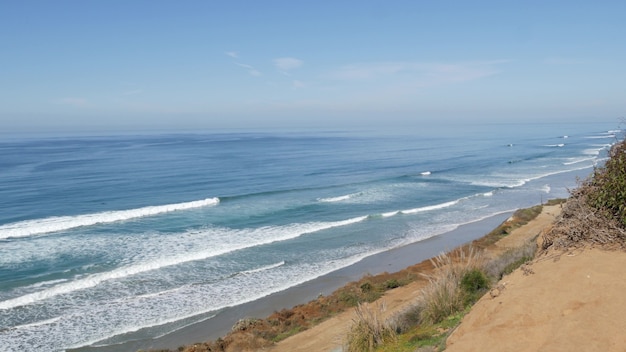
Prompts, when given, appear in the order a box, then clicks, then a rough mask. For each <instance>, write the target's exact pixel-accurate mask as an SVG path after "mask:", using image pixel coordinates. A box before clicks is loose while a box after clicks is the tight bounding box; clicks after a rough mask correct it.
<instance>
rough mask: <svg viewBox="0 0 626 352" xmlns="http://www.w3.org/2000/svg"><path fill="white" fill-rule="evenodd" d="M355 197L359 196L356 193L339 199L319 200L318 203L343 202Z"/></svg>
mask: <svg viewBox="0 0 626 352" xmlns="http://www.w3.org/2000/svg"><path fill="white" fill-rule="evenodd" d="M355 195H357V194H356V193H355V194H346V195H343V196H338V197H329V198H318V199H317V201H318V202H323V203H334V202H341V201H343V200H348V199H350V198H352V197H354V196H355Z"/></svg>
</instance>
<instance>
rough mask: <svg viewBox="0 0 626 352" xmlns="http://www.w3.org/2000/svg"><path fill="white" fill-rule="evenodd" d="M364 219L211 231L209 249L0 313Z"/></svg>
mask: <svg viewBox="0 0 626 352" xmlns="http://www.w3.org/2000/svg"><path fill="white" fill-rule="evenodd" d="M365 219H367V216H361V217H356V218H352V219H348V220H342V221H334V222H315V223H305V224H292V225H286V226H279V227H261V228H257V229H244V230H232V229H213V230H212V231H215V232H216V237H215V238H214V242H215V245H214V246H211V248H210V249H205V250H202V251H198V252H191V253H189V252H187V253H181V254H179V255H177V256H171V257H166V258H161V259H157V260H152V261H148V262H144V263H138V264H134V265H129V266H125V267H120V268H117V269H114V270H111V271H107V272H102V273H98V274H92V275H89V276H86V277H83V278H80V279H78V280H74V281H70V282H66V283H62V284H59V285H56V286H53V287H50V288H48V289H45V290H42V291H37V292H33V293H29V294H26V295H23V296H20V297H16V298H13V299H9V300H6V301H2V302H0V310H2V309H11V308H15V307H20V306H25V305H29V304H33V303H35V302H39V301H42V300H46V299H49V298H52V297H55V296H59V295H63V294H68V293H72V292H75V291H79V290H85V289H88V288H92V287H95V286H97V285H99V284H100V283H103V282H105V281H109V280H115V279H122V278H125V277H129V276H132V275H137V274H140V273H144V272H147V271H152V270H156V269H160V268H164V267H169V266H173V265H178V264H182V263H187V262H192V261H196V260H203V259H207V258H211V257H215V256H218V255H222V254H226V253H229V252H233V251H236V250H241V249H245V248H250V247H255V246H260V245H264V244H269V243H273V242H278V241H286V240H289V239H293V238H297V237H299V236H302V235H304V234H307V233H313V232H318V231H322V230H327V229H330V228H334V227H339V226H346V225H351V224H355V223H358V222H361V221H363V220H365Z"/></svg>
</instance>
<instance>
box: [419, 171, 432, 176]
mask: <svg viewBox="0 0 626 352" xmlns="http://www.w3.org/2000/svg"><path fill="white" fill-rule="evenodd" d="M420 175H422V176H428V175H430V171H424V172H420Z"/></svg>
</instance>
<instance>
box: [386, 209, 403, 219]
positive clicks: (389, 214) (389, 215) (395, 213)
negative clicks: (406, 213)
mask: <svg viewBox="0 0 626 352" xmlns="http://www.w3.org/2000/svg"><path fill="white" fill-rule="evenodd" d="M398 214H400V211H399V210H396V211H390V212H387V213H382V214H381V215H382V216H383V218H388V217H391V216H394V215H398Z"/></svg>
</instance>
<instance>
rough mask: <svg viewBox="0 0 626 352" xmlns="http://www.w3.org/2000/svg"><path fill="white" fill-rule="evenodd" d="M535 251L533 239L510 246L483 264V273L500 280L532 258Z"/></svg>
mask: <svg viewBox="0 0 626 352" xmlns="http://www.w3.org/2000/svg"><path fill="white" fill-rule="evenodd" d="M536 252H537V242H536V241H535V240H534V239H533V240H531V241H530V242H527V243H526V244H524V245H523V246H521V247H518V248H511V249H509V250H507V251H506V252H504V253H502V254H501V255H499V256H498V257H496V258H494V259H492V260H490V261H488V262H487V263H486V264H485V273H486V274H487V275H489V276H490V277H492V278H494V279H496V280H500V279H501V278H502V276H504V275H507V274H510V273H511V272H512V271H513V270H515V269H516V268H517V267H519V266H521V265H522V264H524V263H526V262H528V261H530V260H532V259H533V258H534V257H535V253H536Z"/></svg>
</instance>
